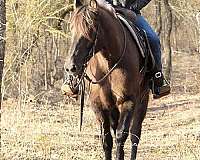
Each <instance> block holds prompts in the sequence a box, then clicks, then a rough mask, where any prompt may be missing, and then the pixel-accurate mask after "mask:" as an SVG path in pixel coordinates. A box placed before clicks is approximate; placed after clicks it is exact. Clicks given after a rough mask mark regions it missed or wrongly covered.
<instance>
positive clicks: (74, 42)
mask: <svg viewBox="0 0 200 160" xmlns="http://www.w3.org/2000/svg"><path fill="white" fill-rule="evenodd" d="M75 6H76V9H75V11H74V14H73V16H72V19H71V24H70V29H71V33H72V38H71V46H70V49H69V53H68V55H69V58H68V59H67V61H66V63H65V83H64V85H63V87H62V91H63V94H67V95H73V94H77V91H78V85H79V81H80V79H81V77H83V74H84V69H85V65H86V64H87V62H88V60H89V59H90V58H91V56H92V54H93V53H94V52H95V48H94V46H95V42H96V38H97V34H98V33H97V32H98V30H97V28H98V27H97V2H96V1H94V0H92V1H90V2H89V3H88V4H83V3H82V2H81V1H79V0H76V2H75Z"/></svg>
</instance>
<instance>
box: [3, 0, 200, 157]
mask: <svg viewBox="0 0 200 160" xmlns="http://www.w3.org/2000/svg"><path fill="white" fill-rule="evenodd" d="M72 3H73V2H72V1H71V0H57V1H53V0H27V1H24V0H7V2H6V8H7V10H6V12H7V31H6V51H5V53H6V54H5V64H4V73H3V80H2V82H3V84H2V96H3V97H2V98H3V101H4V102H3V106H4V107H3V110H2V113H3V115H2V124H3V125H2V134H3V136H2V139H3V140H2V150H3V152H2V159H20V156H22V157H23V156H24V157H25V159H26V158H27V157H26V156H25V155H27V152H31V153H32V152H35V151H27V152H26V151H24V152H23V153H21V154H19V150H18V149H16V148H15V146H14V145H13V144H12V143H13V142H10V141H9V139H10V137H12V135H13V133H15V134H14V135H15V136H16V137H18V138H20V139H21V137H20V136H22V135H23V132H24V130H23V131H19V130H18V129H16V128H15V130H14V131H12V127H13V125H16V124H17V126H18V127H22V125H27V126H26V127H29V125H30V124H31V123H32V122H31V123H30V122H28V123H26V122H25V119H26V118H28V117H29V116H30V115H29V114H28V115H26V114H27V113H32V110H31V112H30V111H29V109H30V108H31V106H32V107H33V106H34V107H37V110H38V109H39V110H42V108H43V109H44V108H45V109H47V108H48V109H49V108H51V107H52V106H54V108H55V106H62V107H63V104H65V103H66V102H65V100H63V97H62V96H61V94H60V87H61V84H62V80H63V65H64V61H65V59H66V58H67V51H68V47H69V44H70V32H69V28H68V27H69V21H68V20H69V17H70V14H69V15H67V16H65V19H64V21H63V23H62V26H61V28H60V27H59V26H58V22H59V19H60V17H61V15H62V14H63V13H64V11H65V10H66V9H67V8H68V7H69V6H71V4H72ZM143 15H144V16H145V17H146V18H147V19H148V21H149V22H150V23H151V25H152V26H154V28H155V30H156V31H157V33H158V34H159V36H160V39H161V43H162V50H163V55H162V56H163V58H162V60H163V65H164V70H165V74H166V76H167V78H168V79H169V80H170V82H171V85H172V94H171V97H175V96H177V95H179V96H184V97H182V100H187V99H188V98H191V96H193V97H199V93H200V63H199V61H200V2H199V0H190V1H188V0H152V2H151V3H150V5H148V6H147V7H146V8H145V9H144V10H143ZM166 101H168V102H169V101H170V100H169V99H167V100H166ZM173 101H174V99H173V98H172V99H171V101H170V103H171V102H173ZM191 101H192V100H191ZM197 101H198V104H199V99H198V98H197ZM192 102H193V101H192ZM30 103H33V104H30ZM61 103H62V105H61ZM67 103H68V102H67ZM166 103H167V102H166ZM195 103H196V100H195ZM181 104H182V102H181ZM13 105H14V106H15V107H13ZM41 105H42V107H41ZM49 105H50V106H51V107H49ZM156 105H159V104H156ZM62 107H61V108H62ZM197 107H199V105H197ZM27 109H28V110H27ZM50 110H51V109H50ZM72 110H74V109H72ZM46 111H47V110H45V111H44V112H46ZM55 112H56V111H55ZM57 112H58V110H57ZM62 112H64V110H62V111H61V112H60V113H62ZM37 113H38V112H37ZM42 113H43V112H42ZM75 113H76V112H75ZM192 113H193V112H192ZM40 114H41V113H40ZM40 114H39V115H40ZM77 114H78V113H77ZM26 116H27V117H26ZM34 116H35V114H34ZM40 116H41V115H40ZM43 116H44V115H43ZM48 116H49V115H48ZM9 117H12V118H13V119H15V121H11V120H9ZM19 117H25V119H24V118H23V119H20V118H19ZM194 117H195V116H194ZM31 118H32V121H35V117H31ZM57 118H58V117H57ZM70 118H72V116H71V117H70ZM197 118H198V119H199V118H200V117H199V116H197ZM58 119H60V118H58ZM77 119H78V117H77ZM87 120H88V119H86V121H87ZM77 121H78V120H77ZM47 122H49V121H48V120H45V123H47ZM15 123H16V124H15ZM41 123H42V122H41ZM57 123H61V122H57V121H56V124H57ZM63 123H64V122H63ZM77 123H78V122H77ZM196 123H199V120H198V121H196V119H195V125H196ZM34 124H35V122H34ZM74 125H75V124H74ZM42 126H43V125H42ZM47 126H49V125H47ZM47 126H45V127H44V126H43V127H44V128H46V127H47ZM75 126H77V124H76V125H75ZM49 127H50V126H49ZM22 128H23V127H22ZM77 128H78V127H77ZM34 130H35V129H34ZM75 130H76V129H75ZM195 133H196V132H195ZM198 133H199V132H198ZM37 134H39V133H35V134H33V133H32V135H33V136H35V135H37ZM83 134H84V132H83ZM47 135H48V134H47V133H43V131H41V132H40V134H39V136H38V137H37V138H36V141H37V142H38V143H39V144H40V142H42V143H41V145H40V147H41V152H42V153H39V152H38V155H37V154H33V155H31V154H30V155H29V158H30V159H32V158H34V157H38V159H45V158H46V159H48V158H49V156H50V153H49V152H50V148H49V147H48V145H49V143H50V141H49V137H48V136H47ZM7 136H8V137H7ZM68 136H69V135H68ZM195 136H196V135H195ZM199 136H200V133H199ZM22 137H23V136H22ZM25 137H26V136H25ZM197 137H198V136H197ZM12 138H13V137H12ZM12 138H11V139H12ZM26 138H27V139H28V137H26ZM29 138H30V137H29ZM22 139H23V138H22ZM30 139H31V138H30ZM13 141H14V140H13ZM33 141H34V140H32V141H31V144H32V145H34V144H35V142H34V143H33ZM17 142H18V141H17ZM198 142H199V141H198ZM38 143H37V145H38ZM23 144H26V143H25V142H24V143H23ZM28 144H29V145H30V143H28ZM15 145H16V146H18V147H19V146H20V147H21V145H20V144H18V143H16V144H15ZM195 145H196V142H195ZM46 146H47V147H46ZM40 147H39V148H40ZM195 147H196V146H195ZM25 148H26V147H25ZM28 148H30V147H28ZM32 148H34V147H32ZM57 149H58V148H57ZM196 149H198V148H196ZM39 150H40V149H39ZM58 150H59V149H58ZM72 150H73V149H72ZM72 150H71V151H70V152H69V153H68V155H66V157H67V158H66V157H65V158H57V159H84V158H83V157H82V158H80V157H79V158H77V156H74V155H71V154H72V153H74V152H72ZM75 150H76V149H75ZM97 150H98V149H97ZM180 150H181V149H180ZM12 152H14V153H12ZM65 152H66V151H65ZM25 153H26V154H25ZM162 154H164V153H162ZM191 155H195V156H193V157H194V159H195V158H197V159H198V158H199V157H198V156H200V155H199V152H198V153H194V154H191ZM31 157H32V158H31ZM69 157H70V158H69ZM147 157H148V156H147ZM183 157H184V156H183ZM22 159H23V158H22ZM49 159H56V158H55V157H54V158H52V157H51V156H50V158H49ZM86 159H98V158H94V157H92V158H91V157H90V158H86ZM99 159H102V157H101V156H100V158H99ZM145 159H147V158H145ZM155 159H156V158H155ZM157 159H162V158H161V157H160V158H157ZM163 159H167V158H163ZM177 159H180V158H177ZM183 159H184V158H183ZM185 159H187V158H185ZM191 159H192V158H191Z"/></svg>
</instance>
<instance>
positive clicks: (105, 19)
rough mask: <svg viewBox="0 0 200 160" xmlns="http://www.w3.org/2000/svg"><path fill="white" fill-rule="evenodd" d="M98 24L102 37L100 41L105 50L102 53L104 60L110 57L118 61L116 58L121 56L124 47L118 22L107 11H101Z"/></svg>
mask: <svg viewBox="0 0 200 160" xmlns="http://www.w3.org/2000/svg"><path fill="white" fill-rule="evenodd" d="M100 23H101V24H100V25H101V26H100V27H101V29H102V31H103V37H101V40H102V41H103V43H104V45H105V48H106V50H105V51H104V52H105V56H107V57H106V58H109V59H110V58H112V57H113V58H116V59H118V57H119V56H120V55H121V52H122V50H123V45H124V42H123V40H124V39H123V37H124V35H123V30H122V27H121V26H120V23H119V20H118V19H116V17H114V16H113V15H112V14H110V13H109V12H108V11H107V10H103V12H102V15H101V20H100Z"/></svg>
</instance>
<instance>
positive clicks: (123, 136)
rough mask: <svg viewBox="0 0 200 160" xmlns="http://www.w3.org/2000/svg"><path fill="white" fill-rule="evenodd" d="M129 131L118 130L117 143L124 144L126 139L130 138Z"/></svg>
mask: <svg viewBox="0 0 200 160" xmlns="http://www.w3.org/2000/svg"><path fill="white" fill-rule="evenodd" d="M128 134H129V133H128V131H127V132H126V131H119V130H117V132H116V143H117V144H124V142H125V141H126V139H127V138H128Z"/></svg>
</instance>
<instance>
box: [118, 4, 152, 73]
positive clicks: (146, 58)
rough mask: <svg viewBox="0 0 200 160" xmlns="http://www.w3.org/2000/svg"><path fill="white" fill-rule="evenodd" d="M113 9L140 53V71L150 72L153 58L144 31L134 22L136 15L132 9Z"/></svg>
mask: <svg viewBox="0 0 200 160" xmlns="http://www.w3.org/2000/svg"><path fill="white" fill-rule="evenodd" d="M115 10H116V13H117V16H118V18H119V20H120V21H121V22H122V24H123V25H124V27H126V28H127V29H128V30H129V32H130V34H131V36H132V38H133V39H134V41H135V42H136V44H137V46H138V49H139V51H140V53H141V58H142V63H141V65H140V68H141V72H144V73H150V72H152V71H153V69H154V67H155V59H154V56H153V54H152V51H151V47H150V45H149V40H148V38H147V35H146V32H145V31H144V30H141V29H139V28H138V27H137V26H136V25H135V23H134V22H135V20H136V17H137V15H136V14H135V13H134V12H133V11H131V10H129V9H126V8H121V7H116V8H115Z"/></svg>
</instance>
